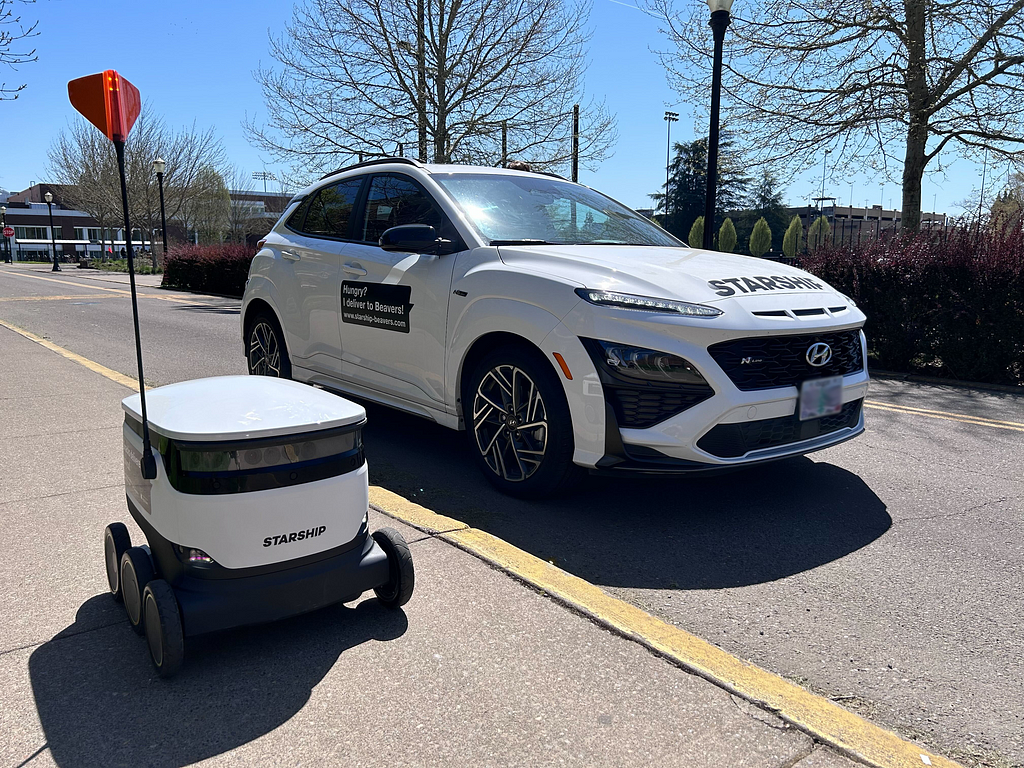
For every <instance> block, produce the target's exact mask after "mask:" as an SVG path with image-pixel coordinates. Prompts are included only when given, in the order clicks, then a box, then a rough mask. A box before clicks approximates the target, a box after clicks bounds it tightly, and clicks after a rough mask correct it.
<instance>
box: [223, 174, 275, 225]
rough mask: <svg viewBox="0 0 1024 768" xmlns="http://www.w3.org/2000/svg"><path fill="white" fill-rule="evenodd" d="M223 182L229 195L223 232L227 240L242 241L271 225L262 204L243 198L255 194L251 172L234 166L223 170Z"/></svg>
mask: <svg viewBox="0 0 1024 768" xmlns="http://www.w3.org/2000/svg"><path fill="white" fill-rule="evenodd" d="M224 183H225V184H226V185H227V187H228V190H229V192H230V195H231V205H230V207H229V209H228V217H227V226H226V232H225V236H226V237H227V239H228V240H230V241H231V242H235V243H244V242H245V241H246V238H247V237H248V236H249V235H252V234H256V233H260V234H262V233H264V232H266V231H267V230H268V229H270V227H271V226H273V225H272V224H271V223H268V222H267V215H266V209H265V207H264V205H263V204H261V203H260V202H258V201H255V200H247V199H245V198H246V197H247V196H249V195H255V194H256V188H255V186H254V185H253V180H252V175H251V174H249V173H246V172H245V171H244V170H243V169H242V168H239V167H237V166H234V167H231V168H229V169H228V170H227V171H226V172H225V174H224Z"/></svg>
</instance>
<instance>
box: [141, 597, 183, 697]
mask: <svg viewBox="0 0 1024 768" xmlns="http://www.w3.org/2000/svg"><path fill="white" fill-rule="evenodd" d="M142 602H143V612H142V614H143V622H144V624H145V630H146V644H147V645H148V646H149V658H150V659H151V660H152V661H153V666H154V667H156V673H157V674H158V675H159V676H160V677H163V678H168V677H173V676H174V675H175V673H177V671H178V670H179V669H180V668H181V662H182V660H183V659H184V658H185V633H184V631H183V630H182V627H181V614H180V613H179V612H178V600H177V598H175V596H174V590H173V589H172V588H171V585H170V584H168V583H167V582H166V581H164V580H163V579H153V581H151V582H149V584H147V585H146V590H145V592H143V593H142Z"/></svg>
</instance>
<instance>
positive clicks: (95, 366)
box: [0, 320, 152, 392]
mask: <svg viewBox="0 0 1024 768" xmlns="http://www.w3.org/2000/svg"><path fill="white" fill-rule="evenodd" d="M0 326H3V327H4V328H6V329H8V330H10V331H14V332H15V333H18V334H21V335H22V336H24V337H25V338H26V339H28V340H29V341H34V342H35V343H36V344H38V345H40V346H42V347H46V348H47V349H48V350H50V351H51V352H56V353H57V354H58V355H60V356H61V357H66V358H67V359H68V360H74V361H75V362H76V363H78V364H79V365H84V366H85V367H86V368H88V369H89V370H90V371H93V372H94V373H98V374H99V375H100V376H104V377H106V378H108V379H110V380H111V381H116V382H117V383H118V384H121V385H123V386H125V387H128V389H133V390H135V391H136V392H138V390H139V380H138V379H133V378H132V377H131V376H125V375H124V374H123V373H118V372H117V371H115V370H114V369H112V368H107V366H105V365H100V364H99V363H94V362H93V361H92V360H90V359H89V358H87V357H82V356H81V355H77V354H75V353H74V352H72V351H71V350H69V349H64V347H59V346H57V345H56V344H54V343H53V342H52V341H47V340H46V339H44V338H43V337H42V336H36V335H35V334H34V333H32V331H26V330H25V329H24V328H19V327H18V326H16V325H12V324H11V323H8V322H7V321H6V320H0ZM146 389H152V387H146Z"/></svg>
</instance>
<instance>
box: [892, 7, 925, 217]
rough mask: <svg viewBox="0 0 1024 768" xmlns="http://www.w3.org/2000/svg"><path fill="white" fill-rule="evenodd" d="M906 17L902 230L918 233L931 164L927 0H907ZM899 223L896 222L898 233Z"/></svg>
mask: <svg viewBox="0 0 1024 768" xmlns="http://www.w3.org/2000/svg"><path fill="white" fill-rule="evenodd" d="M904 8H905V11H906V14H907V71H906V86H907V108H908V116H909V118H910V126H909V127H908V129H907V153H906V157H905V158H904V161H903V203H902V208H903V222H902V224H903V229H905V230H908V231H911V232H916V231H917V229H918V227H919V226H920V225H921V180H922V178H923V177H924V169H925V166H926V165H927V164H928V161H927V159H926V158H925V152H926V148H927V144H928V112H927V110H928V107H929V101H930V94H929V92H928V80H927V78H926V76H925V74H926V73H925V62H926V57H927V51H926V50H925V32H926V26H925V0H904ZM895 226H896V222H895V221H894V222H893V228H894V229H895Z"/></svg>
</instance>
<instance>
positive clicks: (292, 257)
mask: <svg viewBox="0 0 1024 768" xmlns="http://www.w3.org/2000/svg"><path fill="white" fill-rule="evenodd" d="M281 255H282V256H283V257H284V258H286V259H288V261H298V260H299V259H300V258H301V256H299V254H297V253H296V252H295V251H286V250H284V249H283V248H282V249H281Z"/></svg>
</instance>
